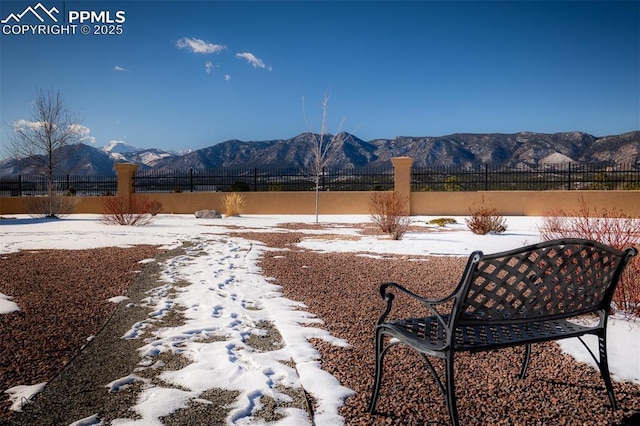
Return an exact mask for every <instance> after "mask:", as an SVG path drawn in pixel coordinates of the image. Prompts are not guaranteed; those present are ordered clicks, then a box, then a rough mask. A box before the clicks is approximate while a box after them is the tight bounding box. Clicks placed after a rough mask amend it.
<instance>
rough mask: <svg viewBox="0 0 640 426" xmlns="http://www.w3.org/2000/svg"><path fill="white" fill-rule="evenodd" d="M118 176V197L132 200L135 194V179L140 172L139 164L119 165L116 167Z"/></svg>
mask: <svg viewBox="0 0 640 426" xmlns="http://www.w3.org/2000/svg"><path fill="white" fill-rule="evenodd" d="M115 167H116V173H117V174H118V196H120V197H127V198H130V197H131V194H133V193H134V192H135V191H134V188H133V177H134V176H135V174H136V170H138V165H137V164H130V163H117V164H116V165H115Z"/></svg>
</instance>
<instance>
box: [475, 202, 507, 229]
mask: <svg viewBox="0 0 640 426" xmlns="http://www.w3.org/2000/svg"><path fill="white" fill-rule="evenodd" d="M469 212H470V217H468V218H466V219H465V222H466V223H467V227H468V228H469V229H470V230H471V232H473V233H474V234H479V235H485V234H488V233H489V232H495V233H497V234H501V233H503V232H504V231H506V230H507V220H506V219H505V218H504V217H502V216H500V215H499V214H498V213H497V211H496V209H495V208H490V207H485V206H480V207H476V208H469Z"/></svg>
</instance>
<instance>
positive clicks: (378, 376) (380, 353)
mask: <svg viewBox="0 0 640 426" xmlns="http://www.w3.org/2000/svg"><path fill="white" fill-rule="evenodd" d="M383 337H384V336H383V333H382V332H381V330H380V329H379V328H376V367H375V368H376V371H375V376H374V379H373V394H372V395H371V401H370V402H369V408H368V409H367V410H368V411H369V413H370V414H373V411H374V410H375V408H376V402H377V401H378V392H379V391H380V382H381V381H382V367H383V365H382V363H383V358H384V354H385V352H386V351H385V350H384V349H383V347H382V339H383Z"/></svg>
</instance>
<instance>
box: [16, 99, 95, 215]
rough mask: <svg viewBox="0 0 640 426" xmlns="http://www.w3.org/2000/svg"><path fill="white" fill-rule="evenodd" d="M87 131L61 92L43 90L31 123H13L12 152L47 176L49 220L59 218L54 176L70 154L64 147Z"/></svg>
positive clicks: (37, 100)
mask: <svg viewBox="0 0 640 426" xmlns="http://www.w3.org/2000/svg"><path fill="white" fill-rule="evenodd" d="M83 129H84V128H83V127H82V126H81V125H80V124H79V120H78V117H77V116H76V115H75V114H73V113H72V112H71V111H70V110H69V109H68V108H67V107H66V106H65V103H64V98H63V96H62V94H60V92H55V93H54V92H53V90H50V91H47V92H45V91H43V90H42V89H38V90H37V93H36V99H35V101H34V102H33V111H32V115H31V121H27V120H18V121H16V122H15V123H13V132H12V133H11V134H10V135H9V140H8V145H7V147H8V153H9V155H10V156H11V157H13V158H16V159H19V160H20V161H21V162H22V163H23V164H25V165H27V166H28V167H30V168H31V169H32V170H33V171H34V172H36V173H39V174H43V175H45V176H46V182H47V183H46V185H47V193H48V198H49V203H48V212H47V214H46V216H48V217H56V209H55V203H54V196H55V193H54V190H55V188H54V184H53V175H54V173H55V172H57V171H58V166H59V164H60V163H61V161H62V160H64V158H65V156H66V155H67V152H66V150H65V149H63V148H64V147H66V146H68V145H71V144H74V143H78V142H80V141H81V139H82V131H83Z"/></svg>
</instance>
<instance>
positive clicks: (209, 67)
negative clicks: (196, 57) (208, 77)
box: [204, 61, 215, 74]
mask: <svg viewBox="0 0 640 426" xmlns="http://www.w3.org/2000/svg"><path fill="white" fill-rule="evenodd" d="M204 68H205V71H206V72H207V74H211V71H213V69H214V68H215V66H214V65H213V63H212V62H211V61H207V62H206V63H205V64H204Z"/></svg>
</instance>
